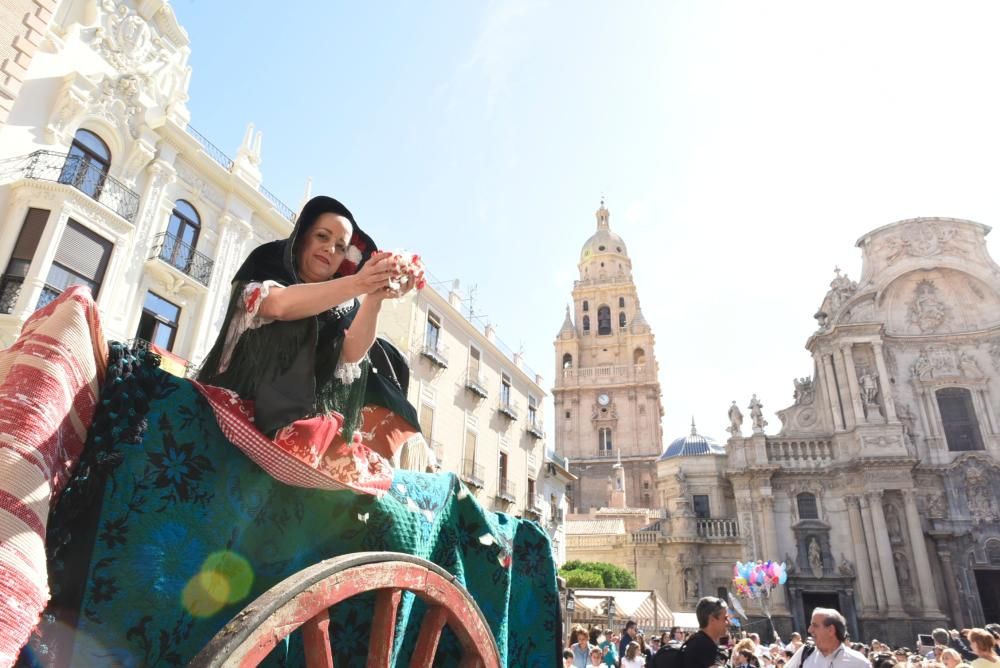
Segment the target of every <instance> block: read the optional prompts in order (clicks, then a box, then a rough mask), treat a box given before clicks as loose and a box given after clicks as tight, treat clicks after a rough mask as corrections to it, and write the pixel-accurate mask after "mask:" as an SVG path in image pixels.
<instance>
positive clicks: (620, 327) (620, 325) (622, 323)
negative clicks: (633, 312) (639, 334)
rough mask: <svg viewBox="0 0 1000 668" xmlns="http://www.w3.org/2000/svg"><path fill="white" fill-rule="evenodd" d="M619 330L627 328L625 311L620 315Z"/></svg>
mask: <svg viewBox="0 0 1000 668" xmlns="http://www.w3.org/2000/svg"><path fill="white" fill-rule="evenodd" d="M618 328H619V329H624V328H625V311H622V312H621V313H619V314H618Z"/></svg>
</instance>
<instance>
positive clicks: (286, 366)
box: [198, 196, 419, 440]
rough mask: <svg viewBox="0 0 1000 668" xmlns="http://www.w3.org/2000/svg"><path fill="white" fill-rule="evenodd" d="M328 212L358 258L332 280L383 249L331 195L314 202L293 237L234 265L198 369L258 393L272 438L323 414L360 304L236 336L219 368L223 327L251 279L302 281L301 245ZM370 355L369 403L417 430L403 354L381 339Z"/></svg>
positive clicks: (206, 378)
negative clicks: (339, 219) (217, 324)
mask: <svg viewBox="0 0 1000 668" xmlns="http://www.w3.org/2000/svg"><path fill="white" fill-rule="evenodd" d="M324 213H334V214H337V215H340V216H343V217H344V218H347V219H348V220H349V221H351V224H352V226H353V234H352V237H351V242H350V248H349V253H348V257H350V258H353V259H354V260H356V261H352V260H351V259H348V258H344V259H343V260H342V262H341V265H340V267H339V268H338V269H337V272H336V273H335V274H334V278H341V277H344V276H349V275H351V274H354V273H355V272H357V271H358V270H359V269H360V268H361V267H363V266H364V264H365V262H367V261H368V259H369V258H370V257H371V255H372V254H373V253H374V252H376V251H377V250H378V248H377V246H376V245H375V242H374V241H373V240H372V238H371V237H369V236H368V235H367V234H365V233H364V231H363V230H362V229H361V228H360V227H359V226H358V224H357V222H356V221H355V220H354V216H353V215H352V214H351V212H350V211H349V210H348V209H347V207H345V206H344V205H343V204H341V203H340V202H338V201H337V200H335V199H333V198H332V197H322V196H320V197H314V198H313V199H311V200H309V202H308V203H306V205H305V207H303V209H302V213H301V214H300V215H299V217H298V218H297V219H296V223H295V228H294V229H293V230H292V234H291V236H289V237H288V238H287V239H284V240H281V241H272V242H270V243H266V244H263V245H261V246H258V247H257V248H255V249H254V250H253V251H252V252H251V253H250V255H249V256H248V257H247V259H246V260H245V261H244V262H243V264H242V265H241V266H240V268H239V270H237V272H236V275H235V276H234V277H233V287H232V293H231V294H230V299H229V308H228V310H227V311H226V318H225V321H224V322H223V324H222V329H221V330H220V331H219V335H218V338H216V341H215V345H213V346H212V349H211V351H209V353H208V355H207V356H206V358H205V362H204V363H203V364H202V367H201V370H200V371H199V373H198V380H199V381H201V382H203V383H206V384H209V385H216V386H219V387H226V388H229V389H231V390H233V391H235V392H236V393H237V394H239V395H240V396H241V397H243V398H244V399H253V400H254V401H255V403H256V406H255V422H256V425H257V428H258V429H260V431H261V432H263V433H265V434H268V435H271V436H273V435H274V433H275V432H277V431H278V430H279V429H280V428H282V427H284V426H286V425H288V424H291V423H292V422H294V421H296V420H299V419H302V418H305V417H310V416H312V415H315V414H317V413H318V412H320V410H321V408H322V406H321V405H322V402H321V401H320V398H321V397H320V395H324V394H325V393H328V390H329V388H330V387H332V386H333V385H334V379H333V372H334V369H335V368H336V366H337V362H338V360H339V359H340V351H341V349H342V347H343V342H344V334H345V332H346V330H347V328H348V327H350V324H351V322H353V320H354V317H355V315H357V312H358V307H359V305H360V303H359V302H358V300H356V299H355V300H354V302H353V303H352V304H349V305H342V306H338V307H337V308H333V309H330V310H328V311H325V312H324V313H321V314H319V315H317V316H312V317H307V318H302V319H301V320H287V321H275V322H272V323H271V324H269V325H265V326H263V327H260V328H258V329H252V330H248V331H246V332H244V333H243V335H242V336H241V337H240V340H239V341H238V342H237V344H236V346H235V348H234V350H233V355H232V359H231V360H230V362H229V366H228V367H227V368H226V370H225V371H221V372H220V371H219V363H220V361H221V358H222V350H223V347H224V345H225V339H226V332H227V331H228V329H229V326H230V323H231V322H232V319H233V318H234V317H238V316H239V315H240V312H241V310H242V309H243V304H242V299H243V295H242V293H243V288H244V286H245V285H246V284H247V283H249V282H261V281H268V280H270V281H276V282H278V283H280V284H281V285H284V286H288V285H294V284H296V283H302V282H303V281H302V280H301V279H300V278H299V275H298V270H297V266H296V251H297V244H298V242H299V240H300V239H303V238H304V237H305V235H306V233H307V232H308V231H309V229H310V228H311V227H312V226H313V225H314V224H315V223H316V220H317V219H318V218H319V216H320V215H321V214H324ZM359 257H360V259H358V258H359ZM369 359H370V360H371V365H370V366H369V365H365V372H366V374H367V377H366V378H364V379H362V380H365V381H367V384H366V386H365V396H364V403H366V404H375V405H379V406H383V407H385V408H388V409H389V410H391V411H393V412H394V413H396V414H397V415H399V416H400V417H401V418H403V419H404V420H406V421H407V422H409V423H410V424H411V425H413V426H414V427H415V428H417V429H419V426H418V421H417V413H416V409H414V408H413V406H412V405H411V404H410V403H409V402H408V401H407V400H406V392H407V386H408V383H409V368H408V367H407V365H406V360H405V359H404V358H403V356H402V355H401V354H400V353H399V351H398V350H396V348H395V347H394V346H393V345H392V344H391V343H389V342H388V341H385V340H384V339H377V340H376V342H375V344H374V345H373V346H372V349H371V350H370V351H369ZM371 371H374V372H375V373H371ZM345 417H348V416H346V415H345ZM347 438H348V440H349V438H350V435H349V434H348V435H347Z"/></svg>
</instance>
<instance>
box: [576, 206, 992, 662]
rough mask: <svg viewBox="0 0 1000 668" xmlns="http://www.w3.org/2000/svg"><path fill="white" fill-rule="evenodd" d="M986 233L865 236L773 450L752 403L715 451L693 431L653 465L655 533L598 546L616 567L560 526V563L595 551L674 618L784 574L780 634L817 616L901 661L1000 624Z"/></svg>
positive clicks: (914, 228)
mask: <svg viewBox="0 0 1000 668" xmlns="http://www.w3.org/2000/svg"><path fill="white" fill-rule="evenodd" d="M988 232H989V228H988V227H986V226H984V225H980V224H978V223H974V222H970V221H964V220H956V219H947V218H920V219H913V220H905V221H901V222H898V223H894V224H891V225H887V226H885V227H881V228H879V229H876V230H874V231H872V232H870V233H868V234H866V235H864V236H863V237H862V238H861V239H860V240H859V241H858V243H857V245H858V247H859V248H860V249H861V252H862V256H863V265H862V271H861V276H860V278H859V280H858V281H856V282H855V281H852V280H850V279H849V278H848V277H847V276H844V275H841V274H840V272H839V271H838V272H837V275H836V277H835V278H834V280H833V282H832V283H831V286H830V290H829V291H828V292H827V294H826V295H825V297H824V299H823V301H822V304H821V306H820V308H819V311H818V312H817V313H816V315H815V317H816V320H817V324H818V328H817V330H816V331H815V332H814V333H813V335H812V336H810V338H809V339H808V341H807V342H806V347H807V349H808V350H809V351H810V353H811V354H812V357H813V361H814V364H813V370H812V374H811V375H810V376H806V377H803V378H798V379H795V382H794V404H793V405H792V406H789V407H788V408H785V409H784V410H781V411H778V416H779V417H780V419H781V421H782V425H781V428H780V430H779V431H778V433H777V434H775V435H769V434H766V433H765V427H766V423H764V421H763V418H762V415H761V412H760V402H759V401H758V400H757V398H756V397H754V398H753V399H752V400H751V401H750V402H749V404H748V405H747V406H746V407H745V408H744V407H743V406H735V405H734V406H732V407H730V411H729V417H730V437H729V439H728V441H727V442H726V443H725V444H720V443H716V442H715V441H713V440H712V439H709V438H706V437H703V436H700V435H698V434H697V430H696V429H694V428H693V429H692V433H691V434H690V435H688V436H685V437H682V438H679V439H677V440H676V441H674V442H673V443H671V445H670V446H668V448H667V450H666V451H665V452H664V453H663V455H662V456H661V457H660V458H659V461H658V462H657V464H656V475H657V481H656V485H657V494H658V497H659V503H660V505H661V506H663V510H662V511H661V513H660V514H659V516H657V517H651V518H650V519H651V521H650V523H649V524H647V525H646V526H645V527H643V528H641V529H639V530H637V531H632V532H625V533H624V535H620V536H616V537H610V538H607V539H606V540H605V542H611V543H615V544H616V548H615V549H613V550H605V549H604V548H600V547H598V543H599V542H600V541H595V540H594V537H593V536H588V537H586V540H580V539H579V538H582V537H577V536H574V535H573V527H572V526H570V527H568V533H569V536H568V554H567V556H568V558H570V559H588V558H590V557H589V556H587V553H594V554H595V556H596V555H597V553H598V551H601V552H602V554H601V557H602V558H609V559H610V560H612V561H613V562H614V563H618V564H619V565H621V566H623V567H626V568H630V569H631V568H633V567H634V569H635V571H636V574H637V576H638V578H639V586H640V588H642V587H655V588H658V589H660V590H661V591H663V593H664V594H665V596H666V599H667V601H668V604H669V605H670V607H671V608H672V609H674V610H686V609H691V607H692V605H693V603H694V602H695V601H696V600H697V597H698V596H700V595H705V594H717V593H725V590H726V589H727V588H728V587H729V583H730V581H731V578H732V565H733V563H734V562H735V561H736V560H747V559H764V560H767V559H773V560H784V561H786V562H788V564H789V571H790V575H789V579H788V583H787V584H786V585H785V587H783V588H782V590H781V591H779V592H777V595H776V596H775V597H774V598H773V599H772V600H771V601H770V610H771V612H772V613H773V614H774V616H775V622H776V625H777V627H778V630H779V631H780V632H782V634H783V635H785V634H786V633H787V632H788V631H791V630H793V629H795V630H799V631H803V630H804V629H805V627H806V624H807V623H808V622H807V619H808V615H809V613H810V611H811V610H812V608H813V607H817V606H826V607H835V608H838V609H840V610H841V611H842V612H844V614H845V615H846V617H847V619H848V626H849V630H850V631H851V634H852V635H853V636H854V637H859V638H866V639H870V638H879V639H882V640H886V641H889V642H891V643H894V644H898V645H910V644H911V643H913V642H914V638H915V634H917V633H927V632H928V631H929V630H930V629H931V628H933V627H934V626H940V625H947V626H948V627H949V628H951V627H955V628H962V627H963V626H964V627H970V626H977V625H982V624H984V623H985V622H989V621H996V620H997V619H1000V609H998V601H1000V507H998V498H1000V429H998V418H1000V390H998V389H997V386H998V383H1000V267H998V266H997V264H996V263H995V262H994V260H993V259H992V258H991V257H990V256H989V254H988V252H987V248H986V241H985V237H986V234H987V233H988ZM744 410H747V411H748V417H749V420H748V422H749V424H747V425H746V426H744V424H743V422H744V416H743V411H744ZM745 432H749V433H745ZM747 612H748V613H749V614H750V615H751V616H754V615H760V614H761V613H762V609H761V608H760V607H759V606H758V605H757V604H756V603H754V604H751V605H748V606H747Z"/></svg>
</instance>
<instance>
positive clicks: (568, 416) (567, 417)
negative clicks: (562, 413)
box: [566, 411, 572, 420]
mask: <svg viewBox="0 0 1000 668" xmlns="http://www.w3.org/2000/svg"><path fill="white" fill-rule="evenodd" d="M571 415H572V413H570V412H569V411H566V419H567V420H568V419H569V418H570V416H571Z"/></svg>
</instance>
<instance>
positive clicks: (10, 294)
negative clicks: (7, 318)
mask: <svg viewBox="0 0 1000 668" xmlns="http://www.w3.org/2000/svg"><path fill="white" fill-rule="evenodd" d="M23 285H24V276H14V275H13V274H5V275H4V277H3V278H2V279H0V313H13V312H14V306H16V305H17V298H18V297H20V296H21V286H23Z"/></svg>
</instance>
